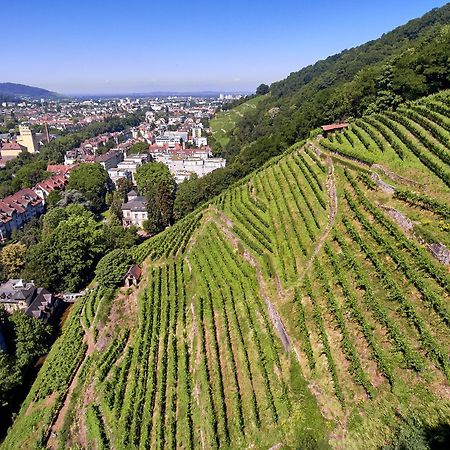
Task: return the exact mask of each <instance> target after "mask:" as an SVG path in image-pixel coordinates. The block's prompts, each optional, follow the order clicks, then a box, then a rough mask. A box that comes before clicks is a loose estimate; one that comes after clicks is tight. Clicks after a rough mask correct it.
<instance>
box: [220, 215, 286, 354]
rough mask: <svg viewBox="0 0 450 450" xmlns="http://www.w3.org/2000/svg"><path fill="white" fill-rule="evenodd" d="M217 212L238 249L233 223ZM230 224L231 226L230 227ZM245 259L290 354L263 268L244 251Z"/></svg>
mask: <svg viewBox="0 0 450 450" xmlns="http://www.w3.org/2000/svg"><path fill="white" fill-rule="evenodd" d="M216 212H217V214H218V216H219V217H220V220H219V221H217V222H216V224H217V225H218V226H219V227H220V228H221V229H222V231H223V232H224V235H225V237H226V238H227V239H228V241H230V242H231V244H232V245H233V246H234V247H236V248H238V243H239V242H240V241H239V239H237V238H236V236H234V234H233V233H232V231H231V227H232V222H231V221H230V219H228V217H227V216H226V215H225V214H224V213H222V212H221V211H218V210H216ZM230 224H231V226H230ZM243 257H244V259H245V260H246V261H247V262H248V263H249V264H250V265H251V266H252V267H254V268H255V270H256V278H257V280H258V285H259V292H260V294H261V297H262V298H263V299H264V302H265V304H266V307H267V311H268V313H269V317H270V320H271V321H272V324H273V326H274V328H275V330H276V332H277V334H278V337H279V338H280V340H281V343H282V344H283V347H284V349H285V350H286V352H289V350H290V346H291V339H290V337H289V335H288V333H287V331H286V328H285V327H284V325H283V321H282V320H281V318H280V315H279V314H278V311H277V310H276V308H275V306H274V305H273V303H272V302H271V300H270V297H269V295H268V288H267V283H266V280H265V279H264V277H263V274H262V272H261V267H260V265H259V263H258V261H257V260H256V259H255V257H254V256H253V255H252V254H251V253H250V252H248V251H247V250H245V251H244V254H243Z"/></svg>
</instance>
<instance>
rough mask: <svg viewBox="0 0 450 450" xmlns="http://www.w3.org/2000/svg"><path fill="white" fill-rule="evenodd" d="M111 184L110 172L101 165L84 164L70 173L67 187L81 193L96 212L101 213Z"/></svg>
mask: <svg viewBox="0 0 450 450" xmlns="http://www.w3.org/2000/svg"><path fill="white" fill-rule="evenodd" d="M109 183H110V179H109V176H108V172H106V170H105V169H104V168H103V167H102V166H101V165H100V164H98V163H84V164H80V165H79V166H78V167H77V168H75V169H74V170H73V171H72V172H71V173H70V178H69V183H68V185H67V187H68V188H69V189H75V190H77V191H79V192H80V193H81V194H82V195H83V196H84V197H85V198H86V200H88V201H89V202H90V203H91V204H92V207H93V208H94V210H95V211H101V210H102V209H103V208H104V207H105V195H106V193H107V192H108V190H109V189H110V186H109Z"/></svg>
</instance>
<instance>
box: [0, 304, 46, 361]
mask: <svg viewBox="0 0 450 450" xmlns="http://www.w3.org/2000/svg"><path fill="white" fill-rule="evenodd" d="M5 330H6V333H5V334H6V335H7V336H8V335H9V340H12V341H13V342H14V348H15V357H16V363H17V364H18V365H19V367H26V366H28V365H29V364H30V363H31V362H32V361H33V360H34V359H35V358H37V357H38V356H40V355H42V354H44V353H45V352H47V351H48V348H49V340H50V336H51V332H52V328H51V326H50V325H48V324H46V323H45V322H43V321H42V320H39V319H36V318H35V317H31V316H27V315H26V314H24V313H23V312H21V311H16V312H14V313H12V314H11V316H10V317H9V320H8V323H7V325H6V326H5Z"/></svg>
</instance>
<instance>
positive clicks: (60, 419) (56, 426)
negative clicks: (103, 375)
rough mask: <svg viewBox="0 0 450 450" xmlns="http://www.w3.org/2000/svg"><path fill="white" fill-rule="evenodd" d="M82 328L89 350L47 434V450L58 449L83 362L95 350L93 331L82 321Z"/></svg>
mask: <svg viewBox="0 0 450 450" xmlns="http://www.w3.org/2000/svg"><path fill="white" fill-rule="evenodd" d="M80 323H81V326H82V327H83V331H84V334H85V341H86V344H87V350H86V353H85V355H84V358H83V359H82V360H81V362H80V364H79V366H78V367H77V369H76V371H75V375H74V376H73V377H72V380H71V382H70V384H69V387H68V389H67V391H66V394H65V396H64V402H63V405H62V406H61V407H60V408H59V410H58V411H57V413H56V415H55V418H54V420H53V423H52V425H51V427H50V430H49V432H48V434H47V442H46V448H47V449H50V450H54V449H56V448H57V436H58V432H59V431H60V430H61V428H62V426H63V423H64V418H65V417H66V414H67V411H68V409H69V406H70V401H71V399H72V394H73V392H74V390H75V389H76V387H77V386H78V378H79V375H80V371H81V367H82V366H83V362H84V361H85V360H86V358H87V357H88V356H89V355H91V354H92V353H93V351H94V349H95V341H94V334H93V331H90V330H88V329H86V328H85V326H84V324H83V322H82V321H80Z"/></svg>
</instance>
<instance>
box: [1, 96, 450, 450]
mask: <svg viewBox="0 0 450 450" xmlns="http://www.w3.org/2000/svg"><path fill="white" fill-rule="evenodd" d="M449 143H450V93H449V92H448V91H444V92H442V93H440V94H437V95H434V96H431V97H428V98H425V99H422V100H419V101H417V102H415V103H411V104H408V105H406V106H404V107H401V108H399V109H398V110H397V111H396V112H390V113H386V114H375V115H368V116H364V117H362V118H361V119H358V120H356V121H353V122H350V124H349V126H348V128H346V129H345V130H344V131H343V132H336V133H334V134H329V135H328V136H327V137H321V136H320V137H317V138H316V137H314V138H311V139H310V140H308V141H307V142H301V143H298V144H296V145H294V146H293V147H291V148H290V149H289V150H288V151H287V152H285V153H284V154H283V155H281V156H278V157H276V158H274V159H272V160H271V161H269V162H268V163H267V164H266V165H265V166H264V167H262V168H261V169H258V170H257V171H256V172H253V173H252V174H251V175H249V176H248V177H246V178H245V179H243V180H241V181H240V182H238V183H237V184H236V185H234V186H233V187H232V188H230V189H228V190H226V191H225V192H223V193H222V194H220V195H219V196H218V197H216V198H214V199H213V201H211V202H210V203H208V204H207V205H205V206H204V207H202V208H200V209H198V210H196V211H195V212H194V213H191V214H190V215H188V216H186V217H185V218H184V219H182V220H181V221H179V222H177V223H176V225H174V226H173V227H170V228H169V229H167V230H166V231H164V232H163V233H161V234H159V235H157V236H155V237H154V238H151V239H149V240H148V241H146V242H144V243H143V244H141V245H140V246H138V247H136V248H135V249H134V257H135V259H136V261H138V262H139V263H141V264H142V267H143V269H144V273H145V274H144V277H143V279H142V280H141V283H140V287H139V288H130V289H125V288H121V289H119V290H118V291H116V292H113V291H111V290H106V289H104V288H102V287H100V286H96V285H95V283H94V287H93V288H92V289H91V290H90V291H89V293H88V294H86V295H85V297H84V298H82V299H81V300H79V301H78V302H77V303H76V304H75V305H74V306H73V309H72V310H71V313H70V316H69V318H68V320H67V322H66V324H65V327H64V330H63V333H62V335H61V337H60V338H59V339H58V340H57V342H56V344H55V345H54V347H53V348H52V350H51V352H50V354H49V356H48V357H47V359H46V361H45V363H44V365H43V368H42V369H41V371H40V373H39V375H38V378H37V379H36V381H35V383H34V385H33V387H32V389H31V391H30V393H29V395H28V397H27V399H26V401H25V402H24V404H23V406H22V409H21V411H20V412H19V414H18V416H17V418H16V420H15V422H14V424H13V426H12V427H11V429H10V430H9V433H8V436H7V437H6V439H5V441H4V443H3V446H2V448H5V449H17V448H51V449H66V448H74V449H76V448H89V449H91V448H93V449H150V448H152V449H153V448H154V449H165V448H170V449H175V448H182V449H195V448H201V449H210V448H213V449H214V448H232V449H241V448H258V449H259V448H271V447H274V446H277V445H278V447H275V448H311V449H312V448H330V447H334V448H363V447H364V448H380V447H381V446H382V445H386V443H390V442H392V441H393V440H394V439H395V438H396V436H397V435H398V433H400V431H399V430H401V429H402V428H403V429H408V426H411V427H412V426H417V425H418V424H419V425H422V426H423V427H427V428H429V429H432V428H434V427H438V426H439V425H440V424H442V423H447V424H448V423H449V421H450V403H449V399H450V384H449V382H450V360H449V349H450V305H449V300H450V272H449V270H448V267H449V265H448V264H449V262H450V261H446V260H445V255H446V254H450V253H445V249H447V252H448V249H450V233H449V231H450V209H449V204H450V145H449ZM436 249H439V251H437V250H436ZM406 432H407V431H406Z"/></svg>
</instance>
